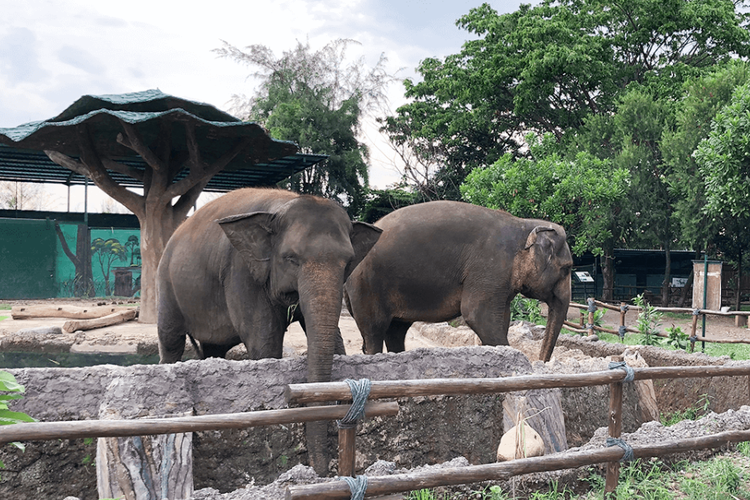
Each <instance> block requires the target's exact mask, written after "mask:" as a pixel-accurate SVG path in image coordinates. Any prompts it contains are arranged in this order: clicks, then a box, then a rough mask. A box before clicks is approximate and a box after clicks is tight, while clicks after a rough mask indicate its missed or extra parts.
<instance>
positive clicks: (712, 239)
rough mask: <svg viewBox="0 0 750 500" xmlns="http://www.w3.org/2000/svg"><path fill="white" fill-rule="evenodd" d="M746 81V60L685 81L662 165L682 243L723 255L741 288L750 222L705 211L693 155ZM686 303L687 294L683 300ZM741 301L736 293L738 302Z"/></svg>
mask: <svg viewBox="0 0 750 500" xmlns="http://www.w3.org/2000/svg"><path fill="white" fill-rule="evenodd" d="M748 81H750V72H749V71H748V65H747V63H745V62H742V61H731V62H730V63H729V64H726V65H719V66H717V67H716V68H715V69H714V70H713V71H711V72H709V73H707V74H706V75H703V76H700V77H698V78H696V79H692V80H689V81H687V82H686V83H685V94H684V96H683V98H682V99H680V100H679V101H678V102H677V104H676V112H675V127H674V129H672V130H666V131H665V132H664V136H663V138H662V151H663V154H664V161H665V163H666V164H667V166H668V175H667V182H668V184H669V189H670V192H671V193H672V196H673V199H674V204H673V206H674V213H673V219H674V220H675V221H676V222H677V224H678V225H679V235H680V241H681V242H682V243H683V244H684V245H687V246H688V247H690V248H693V249H695V250H696V251H700V250H707V251H708V250H709V249H710V248H714V249H716V251H719V252H722V253H724V255H726V256H727V257H729V258H730V259H731V260H733V261H734V262H735V263H736V269H737V276H738V279H737V285H739V284H740V279H739V278H740V277H741V275H742V260H743V258H742V257H743V253H744V249H745V248H747V244H743V242H742V241H737V238H738V237H740V238H741V237H742V236H744V235H746V234H749V233H748V231H747V229H746V228H747V227H748V223H749V222H750V221H748V219H745V218H736V217H722V216H720V215H718V214H715V213H709V212H707V211H706V210H704V207H705V205H706V190H705V180H704V178H703V176H702V174H701V172H700V170H699V168H698V165H697V163H696V160H695V156H694V155H693V152H694V151H695V149H696V148H697V147H698V144H699V143H700V142H701V141H702V140H703V139H705V138H706V137H708V134H709V132H710V131H711V122H712V121H713V119H714V117H715V116H716V114H717V113H718V112H719V110H721V109H722V108H723V107H724V106H725V105H726V104H728V103H729V101H730V99H731V97H732V93H733V91H734V89H735V88H736V87H738V86H740V85H743V84H745V83H747V82H748ZM690 279H692V275H691V276H690ZM687 288H688V287H686V289H685V290H686V291H687ZM687 299H688V297H687V294H684V297H683V300H687ZM739 299H740V294H739V293H737V297H736V300H739ZM737 307H739V305H737Z"/></svg>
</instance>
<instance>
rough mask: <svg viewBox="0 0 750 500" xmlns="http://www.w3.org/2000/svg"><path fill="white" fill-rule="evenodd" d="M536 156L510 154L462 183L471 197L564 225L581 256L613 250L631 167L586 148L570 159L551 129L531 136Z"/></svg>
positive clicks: (473, 200) (483, 203)
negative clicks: (615, 225)
mask: <svg viewBox="0 0 750 500" xmlns="http://www.w3.org/2000/svg"><path fill="white" fill-rule="evenodd" d="M529 142H530V144H531V151H530V153H531V158H517V159H514V158H513V157H512V155H511V154H506V155H504V156H503V157H502V158H500V159H499V160H498V161H497V162H495V163H494V164H493V165H491V166H490V167H487V168H483V169H475V170H474V171H473V172H472V173H471V174H469V176H468V177H467V179H466V182H465V183H464V184H463V185H462V186H461V193H462V194H463V197H464V199H465V200H466V201H468V202H469V203H474V204H476V205H482V206H486V207H489V208H494V209H503V210H506V211H508V212H510V213H511V214H513V215H515V216H517V217H525V218H536V219H544V220H549V221H552V222H556V223H558V224H560V225H562V226H563V227H564V228H565V230H566V232H567V234H568V238H569V240H570V243H571V245H570V246H571V250H572V252H573V253H574V254H576V255H581V254H583V253H584V252H587V251H590V252H592V253H594V254H595V255H602V254H605V253H606V252H607V251H608V247H607V243H608V241H609V240H611V238H612V230H611V227H612V225H613V223H614V221H615V217H616V214H617V209H618V205H619V203H620V202H621V201H622V199H623V197H624V195H625V193H626V191H627V187H628V172H627V170H626V169H623V168H613V167H612V164H611V162H610V161H608V160H600V159H598V158H596V157H594V156H592V155H590V154H588V153H585V152H582V153H579V154H578V155H576V157H575V158H574V159H572V160H571V159H566V158H564V157H562V156H561V155H560V154H559V152H558V151H557V149H558V148H557V147H556V145H555V144H554V143H555V139H554V137H552V135H551V134H548V135H547V136H545V137H544V138H543V139H542V140H541V141H539V140H538V138H536V137H534V136H531V137H530V139H529Z"/></svg>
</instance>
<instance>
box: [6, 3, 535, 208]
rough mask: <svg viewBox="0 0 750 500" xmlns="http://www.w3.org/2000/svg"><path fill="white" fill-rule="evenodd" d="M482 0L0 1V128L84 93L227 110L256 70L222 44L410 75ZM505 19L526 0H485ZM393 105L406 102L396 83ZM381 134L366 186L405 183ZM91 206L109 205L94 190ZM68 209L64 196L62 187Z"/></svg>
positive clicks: (76, 191) (445, 49)
mask: <svg viewBox="0 0 750 500" xmlns="http://www.w3.org/2000/svg"><path fill="white" fill-rule="evenodd" d="M481 3H482V2H481V0H436V1H427V0H398V1H394V0H323V1H318V0H211V1H208V2H175V1H171V2H165V1H161V0H150V1H144V0H128V1H127V2H113V1H109V0H98V1H94V0H88V1H87V0H22V1H19V0H0V12H2V19H3V20H2V22H0V127H15V126H17V125H21V124H23V123H27V122H30V121H38V120H45V119H48V118H52V117H53V116H55V115H57V114H58V113H60V112H61V111H62V110H63V109H65V108H66V107H67V106H69V105H70V104H72V103H73V102H74V101H75V100H76V99H77V98H78V97H80V96H82V95H85V94H93V95H98V94H119V93H124V92H134V91H140V90H146V89H151V88H159V89H160V90H161V91H162V92H165V93H167V94H172V95H175V96H178V97H182V98H186V99H191V100H195V101H200V102H206V103H209V104H212V105H214V106H216V107H218V108H220V109H224V110H226V109H227V108H228V102H229V99H230V97H231V96H232V94H246V95H251V94H252V93H253V90H254V85H255V82H254V81H253V80H252V79H248V78H247V75H248V74H249V73H250V72H251V71H252V68H248V67H246V66H241V65H240V64H238V63H236V62H234V61H231V60H228V59H219V58H217V57H216V55H215V54H214V53H212V49H215V48H218V47H220V46H221V40H225V41H227V42H229V43H231V44H232V45H235V46H237V47H240V48H242V47H245V46H248V45H252V44H264V45H266V46H268V47H270V48H271V49H272V50H273V51H274V53H275V54H276V55H277V56H280V55H281V54H282V52H283V51H284V50H288V49H291V48H293V47H294V46H295V45H296V41H297V40H300V41H303V42H304V41H305V40H309V42H310V45H311V47H312V48H313V49H319V48H321V47H323V46H324V45H325V44H326V43H328V42H329V41H331V40H334V39H337V38H351V39H354V40H357V41H358V42H360V43H361V47H360V50H361V54H355V55H364V56H365V60H366V62H367V64H368V65H370V66H372V65H374V64H376V63H377V61H378V58H379V56H380V54H381V53H383V54H385V55H386V57H387V58H388V61H389V62H388V68H389V71H390V72H396V70H398V69H400V68H403V69H402V70H401V71H400V72H399V76H401V77H413V76H414V75H415V68H416V66H417V65H418V64H419V62H420V61H421V60H423V59H425V58H427V57H443V56H446V55H448V54H453V53H456V52H458V51H459V50H460V48H461V45H462V44H463V42H464V41H465V40H466V39H467V38H468V37H469V35H470V34H469V33H467V32H465V31H461V30H459V29H458V28H457V27H456V25H455V21H456V20H457V19H458V18H459V17H460V16H462V15H463V14H466V13H468V12H469V10H470V9H471V8H473V7H477V6H479V5H480V4H481ZM488 3H490V4H491V5H492V6H493V8H494V9H495V10H497V11H499V12H501V13H503V12H511V11H514V10H516V9H517V8H518V6H519V4H520V1H519V0H505V1H489V2H488ZM389 96H390V101H391V102H390V106H391V109H393V110H395V109H396V108H397V107H398V106H399V105H401V104H403V103H404V102H405V101H404V98H403V87H402V86H401V84H400V83H395V84H393V85H392V87H391V88H390V91H389ZM378 136H379V133H378V132H377V130H376V129H372V128H368V129H367V131H366V133H365V136H364V137H363V139H364V140H365V142H367V143H368V145H369V146H370V149H371V155H372V158H371V165H370V185H371V186H374V187H378V188H383V187H386V186H387V185H388V184H390V183H392V182H395V181H396V180H397V179H398V176H397V173H396V170H395V168H394V167H393V164H394V162H395V155H393V154H391V153H390V152H389V150H388V146H387V143H386V142H385V140H384V139H383V138H381V137H378ZM93 191H94V190H90V198H89V211H92V212H97V211H100V208H101V198H98V197H97V195H93V196H92V195H91V193H92V192H93ZM82 193H83V188H73V189H72V195H71V197H72V200H73V201H72V202H71V210H73V211H78V210H83V202H82ZM54 196H55V197H56V198H57V199H58V200H59V202H58V203H57V204H56V206H54V207H50V209H53V210H65V209H66V197H67V195H66V189H65V188H59V189H56V190H54Z"/></svg>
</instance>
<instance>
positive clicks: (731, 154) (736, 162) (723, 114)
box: [695, 84, 750, 218]
mask: <svg viewBox="0 0 750 500" xmlns="http://www.w3.org/2000/svg"><path fill="white" fill-rule="evenodd" d="M748 159H750V84H745V85H742V86H740V87H738V88H737V89H736V90H735V91H734V93H733V94H732V100H731V102H730V103H729V104H728V105H727V106H726V107H724V108H723V109H722V110H721V111H719V112H718V113H717V114H716V117H715V118H714V121H713V124H712V126H711V133H710V134H709V135H708V137H707V138H706V139H704V140H703V141H701V143H700V144H699V145H698V149H697V150H696V152H695V160H696V162H697V164H698V166H699V168H700V171H701V174H702V175H703V176H704V178H705V187H706V197H707V200H706V201H707V205H706V211H707V212H708V213H714V214H727V215H730V216H732V217H743V218H746V217H748V216H750V209H749V208H748V203H747V199H748V197H750V180H748V179H750V162H748Z"/></svg>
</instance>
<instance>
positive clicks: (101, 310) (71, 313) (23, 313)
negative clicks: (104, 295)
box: [10, 304, 118, 319]
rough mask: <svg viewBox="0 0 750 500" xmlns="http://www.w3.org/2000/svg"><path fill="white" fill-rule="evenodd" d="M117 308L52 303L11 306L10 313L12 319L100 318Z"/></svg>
mask: <svg viewBox="0 0 750 500" xmlns="http://www.w3.org/2000/svg"><path fill="white" fill-rule="evenodd" d="M117 310H118V307H117V306H93V307H78V306H61V305H53V304H40V305H26V306H13V307H12V308H11V310H10V315H11V316H12V317H13V319H30V318H70V319H93V318H101V317H103V316H107V315H109V314H112V313H114V312H116V311H117Z"/></svg>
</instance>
